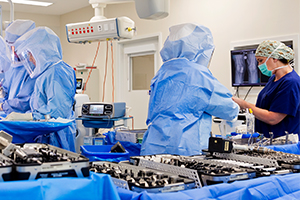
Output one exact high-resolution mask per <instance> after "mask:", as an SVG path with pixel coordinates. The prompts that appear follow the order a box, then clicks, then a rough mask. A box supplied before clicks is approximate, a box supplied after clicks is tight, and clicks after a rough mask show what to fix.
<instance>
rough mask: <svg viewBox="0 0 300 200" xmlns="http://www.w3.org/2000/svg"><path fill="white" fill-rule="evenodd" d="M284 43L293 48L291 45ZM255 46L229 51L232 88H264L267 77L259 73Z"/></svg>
mask: <svg viewBox="0 0 300 200" xmlns="http://www.w3.org/2000/svg"><path fill="white" fill-rule="evenodd" d="M284 43H285V44H286V45H287V46H289V47H291V48H293V47H292V44H291V43H288V42H284ZM257 46H258V45H254V46H248V47H239V48H237V49H234V50H231V51H230V56H231V83H232V86H233V87H240V86H264V85H266V84H267V82H268V80H269V77H267V76H265V75H263V74H262V73H261V72H260V70H259V69H258V62H257V61H256V58H255V51H256V48H257Z"/></svg>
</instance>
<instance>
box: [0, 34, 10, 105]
mask: <svg viewBox="0 0 300 200" xmlns="http://www.w3.org/2000/svg"><path fill="white" fill-rule="evenodd" d="M10 65H11V59H10V51H9V48H8V46H7V45H6V43H5V41H4V39H3V37H2V36H0V74H5V73H6V72H7V71H8V70H9V68H10ZM3 81H4V76H3V80H2V78H1V85H0V99H1V101H3V100H4V99H3V98H4V95H5V92H4V90H3V87H2V82H3Z"/></svg>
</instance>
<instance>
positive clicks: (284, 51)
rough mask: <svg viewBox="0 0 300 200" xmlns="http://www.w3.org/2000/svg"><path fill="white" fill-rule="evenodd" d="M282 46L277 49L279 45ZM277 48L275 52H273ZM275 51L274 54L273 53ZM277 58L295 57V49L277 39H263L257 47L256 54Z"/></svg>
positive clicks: (290, 58) (289, 58)
mask: <svg viewBox="0 0 300 200" xmlns="http://www.w3.org/2000/svg"><path fill="white" fill-rule="evenodd" d="M280 44H281V46H280V47H279V48H278V49H276V48H277V47H278V46H279V45H280ZM275 49H276V51H275V52H273V51H274V50H275ZM272 52H273V54H272ZM271 54H272V55H271ZM270 55H271V58H275V59H286V60H288V61H290V60H293V59H294V51H293V49H291V48H290V47H288V46H286V45H285V44H283V43H282V42H279V41H276V40H266V41H263V42H262V43H261V44H260V45H259V46H258V48H257V49H256V52H255V56H261V57H269V56H270Z"/></svg>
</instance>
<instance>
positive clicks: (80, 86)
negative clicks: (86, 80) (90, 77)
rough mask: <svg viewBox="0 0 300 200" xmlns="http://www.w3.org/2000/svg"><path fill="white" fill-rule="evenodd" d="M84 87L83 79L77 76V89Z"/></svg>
mask: <svg viewBox="0 0 300 200" xmlns="http://www.w3.org/2000/svg"><path fill="white" fill-rule="evenodd" d="M80 89H82V79H81V78H76V90H80Z"/></svg>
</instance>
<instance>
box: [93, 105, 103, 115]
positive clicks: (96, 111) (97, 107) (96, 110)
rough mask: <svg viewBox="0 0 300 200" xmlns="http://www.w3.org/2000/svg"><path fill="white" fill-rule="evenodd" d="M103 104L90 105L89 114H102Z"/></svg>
mask: <svg viewBox="0 0 300 200" xmlns="http://www.w3.org/2000/svg"><path fill="white" fill-rule="evenodd" d="M103 111H104V105H90V114H103Z"/></svg>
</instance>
